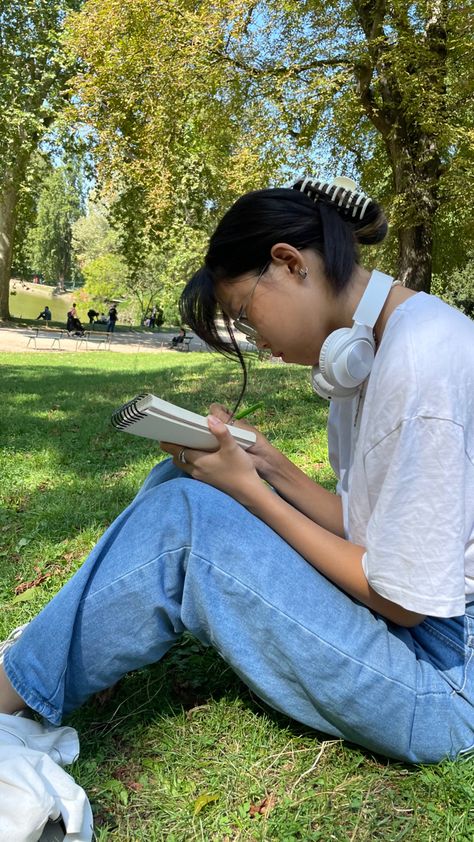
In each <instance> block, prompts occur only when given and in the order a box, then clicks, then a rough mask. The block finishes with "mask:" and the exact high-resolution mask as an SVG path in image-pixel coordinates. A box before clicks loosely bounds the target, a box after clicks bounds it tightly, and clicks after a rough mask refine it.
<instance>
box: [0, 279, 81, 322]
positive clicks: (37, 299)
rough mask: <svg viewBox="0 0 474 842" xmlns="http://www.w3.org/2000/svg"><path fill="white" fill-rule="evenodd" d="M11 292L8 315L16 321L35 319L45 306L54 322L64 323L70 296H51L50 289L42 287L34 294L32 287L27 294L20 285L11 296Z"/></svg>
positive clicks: (69, 304)
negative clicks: (16, 319)
mask: <svg viewBox="0 0 474 842" xmlns="http://www.w3.org/2000/svg"><path fill="white" fill-rule="evenodd" d="M12 292H13V290H10V313H11V315H12V316H15V317H16V318H18V319H36V317H37V316H38V315H39V314H40V313H41V312H42V310H44V306H45V304H47V305H48V307H49V309H50V310H51V313H52V318H53V320H54V321H57V322H65V321H66V314H67V311H68V310H69V309H70V307H71V296H70V295H53V290H52V289H51V290H48V289H45V288H44V287H41V288H40V290H38V292H36V290H35V289H34V287H33V286H32V285H30V289H29V291H28V292H27V291H26V290H25V289H23V288H22V287H21V286H20V284H17V285H16V290H15V291H14V294H13V295H12ZM84 315H85V314H84Z"/></svg>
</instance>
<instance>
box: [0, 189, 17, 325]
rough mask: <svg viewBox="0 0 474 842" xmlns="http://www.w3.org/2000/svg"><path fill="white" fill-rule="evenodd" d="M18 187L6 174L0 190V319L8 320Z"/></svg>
mask: <svg viewBox="0 0 474 842" xmlns="http://www.w3.org/2000/svg"><path fill="white" fill-rule="evenodd" d="M17 201H18V187H17V183H15V179H14V178H13V174H12V173H8V174H7V175H6V177H5V179H4V181H3V185H2V189H1V190H0V319H9V318H10V272H11V268H12V254H13V238H14V235H15V222H16V205H17Z"/></svg>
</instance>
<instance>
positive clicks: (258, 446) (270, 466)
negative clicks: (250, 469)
mask: <svg viewBox="0 0 474 842" xmlns="http://www.w3.org/2000/svg"><path fill="white" fill-rule="evenodd" d="M210 411H211V413H212V415H214V416H216V417H217V418H220V419H221V421H224V423H227V421H228V420H229V418H230V417H231V412H230V410H229V409H227V408H226V407H225V406H222V404H219V403H213V404H211V408H210ZM233 426H234V427H241V428H242V429H243V430H251V432H252V433H255V435H256V436H257V441H256V442H255V444H252V446H251V447H249V448H248V449H247V450H246V453H248V455H249V456H251V457H252V461H253V465H254V468H255V470H256V471H257V473H258V474H259V476H261V477H262V479H264V480H266V481H267V482H269V483H273V481H274V478H275V473H276V472H277V469H278V466H279V465H280V464H281V462H282V460H285V458H286V457H284V456H283V454H282V453H280V451H279V450H277V448H276V447H273V445H272V444H270V442H269V441H268V439H267V438H265V436H264V435H263V433H260V432H259V430H257V428H256V427H253V426H252V425H251V424H248V423H247V421H243V420H242V421H234V422H233Z"/></svg>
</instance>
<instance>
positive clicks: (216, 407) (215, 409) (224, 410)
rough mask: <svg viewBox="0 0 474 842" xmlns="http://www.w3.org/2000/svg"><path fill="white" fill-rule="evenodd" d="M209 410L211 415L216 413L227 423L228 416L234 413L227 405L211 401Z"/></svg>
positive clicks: (216, 415)
mask: <svg viewBox="0 0 474 842" xmlns="http://www.w3.org/2000/svg"><path fill="white" fill-rule="evenodd" d="M209 412H210V414H211V415H214V416H215V417H216V418H219V419H220V420H221V421H224V423H227V420H228V418H230V416H231V415H232V413H231V411H230V409H229V408H228V407H227V406H223V404H221V403H211V406H210V408H209Z"/></svg>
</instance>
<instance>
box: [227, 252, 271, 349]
mask: <svg viewBox="0 0 474 842" xmlns="http://www.w3.org/2000/svg"><path fill="white" fill-rule="evenodd" d="M270 263H271V261H270V260H269V261H268V263H266V264H265V266H264V267H263V269H262V271H261V272H260V274H259V276H258V278H257V280H256V281H255V283H254V285H253V287H252V289H251V290H250V293H249V295H248V296H247V299H246V300H245V302H244V304H242V306H241V308H240V310H239V312H238V313H237V318H236V319H235V320H234V321H233V322H232V325H233V327H234V330H239V331H240V332H241V333H243V334H244V336H246V337H247V339H248V340H249V342H253V343H254V344H255V343H256V342H257V339H258V331H256V330H255V328H254V327H252V325H251V324H250V322H249V320H248V318H247V308H248V306H249V304H250V302H251V301H252V297H253V294H254V292H255V290H256V289H257V286H258V283H259V281H261V279H262V278H263V276H264V274H265V272H266V271H267V270H268V268H269V266H270Z"/></svg>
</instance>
